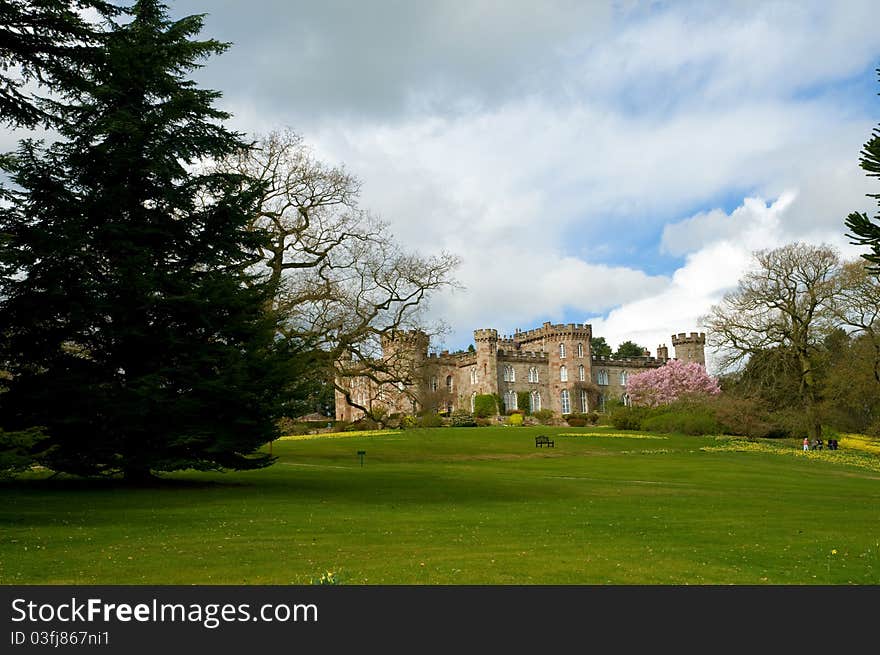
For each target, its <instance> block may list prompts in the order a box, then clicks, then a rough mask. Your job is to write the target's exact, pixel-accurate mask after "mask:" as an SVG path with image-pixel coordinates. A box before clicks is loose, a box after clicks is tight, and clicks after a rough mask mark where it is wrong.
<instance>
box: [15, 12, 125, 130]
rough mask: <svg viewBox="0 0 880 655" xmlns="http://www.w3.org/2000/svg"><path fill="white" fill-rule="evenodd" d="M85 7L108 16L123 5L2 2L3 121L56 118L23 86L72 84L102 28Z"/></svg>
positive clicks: (29, 123) (18, 122)
mask: <svg viewBox="0 0 880 655" xmlns="http://www.w3.org/2000/svg"><path fill="white" fill-rule="evenodd" d="M84 9H93V10H96V11H97V12H99V14H100V15H103V16H105V17H110V16H116V15H118V14H120V13H121V12H122V9H121V8H119V7H116V6H114V5H112V4H110V3H108V2H104V1H103V0H40V2H33V1H31V0H0V123H2V124H6V125H13V126H19V125H25V126H30V127H33V126H34V125H36V124H38V123H45V124H52V123H54V122H55V119H56V116H54V115H53V114H52V113H51V112H49V111H46V108H45V107H44V103H43V102H41V100H40V99H39V98H34V97H33V96H32V95H31V94H30V93H28V92H27V91H26V90H24V89H23V88H22V87H23V85H24V82H25V81H30V82H36V83H38V84H42V85H44V86H54V87H56V89H57V88H70V86H71V84H75V82H76V80H77V78H78V77H79V73H80V70H81V69H82V68H83V67H85V66H87V65H88V62H89V61H90V60H91V58H92V56H93V51H94V49H95V48H97V47H99V44H100V41H101V37H102V36H103V32H102V31H101V30H100V29H99V28H98V27H97V26H95V25H93V24H92V23H90V22H89V21H87V20H85V19H84V18H83V15H82V13H81V11H82V10H84Z"/></svg>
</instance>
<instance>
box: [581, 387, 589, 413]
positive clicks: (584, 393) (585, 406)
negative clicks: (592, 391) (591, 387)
mask: <svg viewBox="0 0 880 655" xmlns="http://www.w3.org/2000/svg"><path fill="white" fill-rule="evenodd" d="M581 411H582V412H583V413H584V414H586V413H587V412H589V411H590V404H589V403H588V402H587V390H586V389H581Z"/></svg>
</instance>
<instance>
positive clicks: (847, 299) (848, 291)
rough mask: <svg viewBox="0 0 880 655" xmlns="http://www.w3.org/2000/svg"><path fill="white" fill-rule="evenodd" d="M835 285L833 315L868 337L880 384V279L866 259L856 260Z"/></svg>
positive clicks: (848, 265) (842, 270) (845, 269)
mask: <svg viewBox="0 0 880 655" xmlns="http://www.w3.org/2000/svg"><path fill="white" fill-rule="evenodd" d="M836 282H837V285H836V287H837V288H836V291H835V294H834V299H833V303H832V304H831V308H832V312H833V315H834V317H835V319H836V320H837V321H838V322H839V323H841V324H842V325H845V326H847V327H849V328H852V329H853V330H854V331H856V332H860V333H862V334H864V335H865V336H866V337H867V339H868V341H869V342H870V343H871V345H872V346H873V351H874V358H873V360H874V361H873V367H874V379H875V380H876V381H877V382H880V280H878V278H877V276H876V274H874V273H873V272H872V271H871V269H870V267H869V265H868V264H867V263H866V262H865V261H864V260H857V261H851V262H846V263H844V265H843V266H842V267H841V270H840V273H839V274H838V276H837V280H836Z"/></svg>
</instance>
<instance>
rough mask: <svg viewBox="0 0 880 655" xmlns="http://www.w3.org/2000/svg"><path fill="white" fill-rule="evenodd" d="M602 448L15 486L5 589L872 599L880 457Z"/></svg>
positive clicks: (1, 562)
mask: <svg viewBox="0 0 880 655" xmlns="http://www.w3.org/2000/svg"><path fill="white" fill-rule="evenodd" d="M573 432H580V433H582V434H580V435H579V436H561V433H573ZM539 433H545V434H549V435H552V436H554V438H555V440H556V447H555V448H552V449H549V448H544V449H536V448H535V445H534V437H535V435H536V434H539ZM590 433H592V435H593V436H590ZM609 433H611V434H619V433H614V432H613V431H611V430H610V429H607V428H605V429H603V428H595V429H577V430H573V429H571V428H567V429H562V428H542V429H540V430H539V429H537V428H457V429H452V428H445V429H430V430H413V431H407V432H397V433H394V434H390V435H374V436H346V437H337V438H321V439H306V440H286V441H278V442H275V444H274V445H273V451H274V454H276V455H278V457H279V459H278V462H277V463H276V464H275V465H274V466H272V467H271V468H269V469H266V470H262V471H254V472H248V473H227V474H204V473H182V474H176V475H169V476H166V478H167V479H168V480H170V481H172V482H171V483H169V484H166V485H164V486H162V487H159V488H143V489H127V488H124V487H119V486H115V485H113V484H112V483H109V482H83V481H76V480H66V481H65V480H58V479H56V480H31V481H26V482H18V483H15V484H11V483H4V484H2V485H0V498H2V504H0V583H3V584H21V583H24V584H74V583H75V584H150V583H156V584H191V583H194V584H306V583H308V582H309V581H310V580H311V579H313V578H317V577H318V576H320V575H321V573H323V572H325V571H327V570H332V571H334V572H337V574H338V575H339V576H340V578H341V580H342V582H343V583H349V584H364V583H366V584H497V583H510V584H592V583H597V584H670V583H675V584H709V583H711V584H727V583H734V584H793V583H794V584H801V583H804V584H807V583H808V584H814V583H818V584H847V583H856V584H878V583H880V466H878V463H880V459H878V458H877V456H876V455H870V454H864V455H863V456H862V459H861V460H858V458H855V459H853V458H852V457H848V458H845V457H843V456H845V455H849V454H848V453H846V452H844V451H838V453H840V455H841V457H839V458H838V459H839V460H840V461H836V460H834V457H833V456H835V455H837V453H827V456H826V457H824V458H809V457H803V456H780V455H795V454H796V453H797V452H798V451H797V446H796V444H795V443H793V442H791V443H788V444H782V445H777V446H772V449H771V450H768V451H767V452H764V451H760V450H759V451H755V452H730V451H704V450H701V448H703V447H715V446H718V445H719V444H720V445H724V444H725V443H729V442H721V441H718V440H716V439H714V438H711V437H683V436H670V437H669V438H655V439H649V438H628V437H614V436H599V435H607V434H609ZM633 436H639V435H633ZM641 436H643V437H644V436H646V435H641ZM747 445H748V444H747ZM768 448H771V447H768ZM358 450H366V451H367V454H366V459H365V465H364V467H363V468H361V467H360V465H359V462H358V457H357V455H356V453H357V451H358ZM826 460H831V461H826ZM850 460H852V461H855V464H859V463H860V462H861V464H862V465H854V464H852V463H849V461H850ZM835 551H836V552H835Z"/></svg>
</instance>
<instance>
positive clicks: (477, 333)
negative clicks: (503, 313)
mask: <svg viewBox="0 0 880 655" xmlns="http://www.w3.org/2000/svg"><path fill="white" fill-rule="evenodd" d="M474 341H498V330H490V329H483V330H474Z"/></svg>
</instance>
